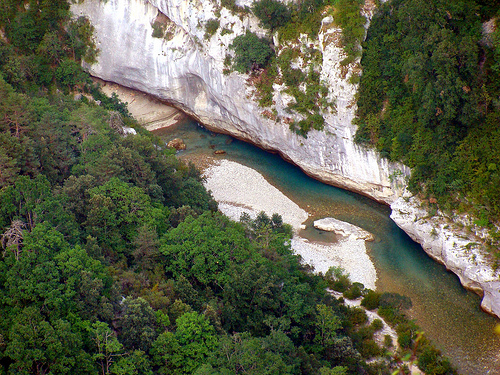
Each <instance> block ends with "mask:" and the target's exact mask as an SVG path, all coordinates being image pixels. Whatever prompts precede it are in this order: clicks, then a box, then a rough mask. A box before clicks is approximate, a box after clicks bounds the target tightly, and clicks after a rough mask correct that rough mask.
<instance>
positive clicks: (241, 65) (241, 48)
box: [231, 31, 274, 73]
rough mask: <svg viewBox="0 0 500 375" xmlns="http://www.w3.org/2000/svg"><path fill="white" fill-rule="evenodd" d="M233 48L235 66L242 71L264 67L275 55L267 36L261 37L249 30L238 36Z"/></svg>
mask: <svg viewBox="0 0 500 375" xmlns="http://www.w3.org/2000/svg"><path fill="white" fill-rule="evenodd" d="M231 48H232V49H234V52H235V57H234V63H233V67H234V69H235V70H237V71H238V72H240V73H248V72H249V71H251V70H254V69H258V68H264V67H265V66H266V65H267V63H268V62H269V60H270V59H271V57H272V56H273V55H274V51H273V49H272V48H271V46H270V44H269V42H268V41H267V40H266V39H265V38H259V37H258V36H257V35H255V34H254V33H251V32H249V31H247V32H246V34H245V35H240V36H238V37H236V38H235V39H234V42H233V44H231Z"/></svg>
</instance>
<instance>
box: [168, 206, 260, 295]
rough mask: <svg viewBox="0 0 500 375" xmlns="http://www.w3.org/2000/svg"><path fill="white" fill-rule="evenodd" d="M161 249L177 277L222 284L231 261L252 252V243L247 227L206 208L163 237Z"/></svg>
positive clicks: (237, 261)
mask: <svg viewBox="0 0 500 375" xmlns="http://www.w3.org/2000/svg"><path fill="white" fill-rule="evenodd" d="M161 242H162V245H161V247H160V252H161V253H162V254H163V255H165V256H166V257H167V261H168V263H167V265H166V269H167V271H168V272H169V273H171V274H173V275H174V276H175V277H176V278H177V277H179V276H180V275H184V276H185V277H186V278H188V279H191V280H193V281H196V282H198V283H201V284H204V285H207V284H210V283H212V284H215V285H219V286H222V285H224V284H225V283H226V282H227V281H229V279H228V270H229V266H230V264H239V263H242V262H244V261H245V260H247V259H248V258H249V257H250V256H251V246H250V242H249V241H248V239H247V238H246V237H245V234H244V231H243V228H242V227H241V226H240V225H239V224H236V223H234V222H231V221H230V220H229V219H227V218H226V217H225V216H223V215H221V214H219V213H211V212H206V213H204V214H203V215H201V216H199V217H197V218H196V219H193V218H190V217H188V218H187V219H186V220H185V221H184V222H182V223H181V224H179V226H178V227H177V228H173V229H171V230H170V231H168V232H167V233H166V234H165V236H164V237H163V238H162V240H161Z"/></svg>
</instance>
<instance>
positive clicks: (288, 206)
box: [204, 159, 377, 289]
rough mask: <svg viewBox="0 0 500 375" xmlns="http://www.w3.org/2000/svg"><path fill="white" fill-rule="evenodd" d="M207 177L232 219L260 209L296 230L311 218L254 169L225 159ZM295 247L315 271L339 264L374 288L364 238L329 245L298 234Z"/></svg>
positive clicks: (375, 275) (255, 212)
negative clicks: (279, 218)
mask: <svg viewBox="0 0 500 375" xmlns="http://www.w3.org/2000/svg"><path fill="white" fill-rule="evenodd" d="M204 177H205V179H206V180H205V187H206V188H207V189H208V190H211V191H212V195H213V197H214V198H215V200H216V201H217V202H219V209H220V211H221V212H223V213H224V214H225V215H227V216H228V217H230V218H231V219H233V220H239V218H240V216H241V214H242V213H243V212H246V213H248V214H249V215H250V216H251V217H252V218H255V217H256V216H257V213H259V212H260V211H264V212H265V213H266V214H268V215H269V216H271V215H272V214H273V213H278V214H280V215H281V216H282V218H283V221H284V222H286V223H288V224H291V225H292V227H293V228H294V231H295V233H297V232H298V230H299V229H300V227H301V224H302V223H303V222H304V221H305V220H306V219H307V218H308V213H307V212H306V211H304V210H303V209H301V208H300V207H299V206H298V205H297V204H296V203H294V202H293V201H292V200H290V199H289V198H288V197H287V196H285V195H284V194H283V193H282V192H280V191H279V190H278V189H277V188H275V187H274V186H272V185H271V184H270V183H269V182H267V181H266V179H265V178H264V177H263V176H262V175H261V174H260V173H258V172H257V171H255V170H254V169H252V168H249V167H246V166H244V165H241V164H239V163H236V162H233V161H229V160H225V159H224V160H220V161H218V162H217V164H214V165H212V166H211V167H209V168H207V169H205V171H204ZM292 249H293V250H294V251H295V253H296V254H299V255H300V256H302V259H303V261H304V262H305V263H308V264H310V265H312V266H313V267H314V269H315V270H316V272H322V273H325V272H326V271H328V269H329V268H330V267H332V266H340V267H342V268H343V269H344V270H346V271H347V272H348V273H349V275H350V278H351V281H357V282H360V283H363V284H364V285H365V287H367V288H370V289H375V282H376V280H377V274H376V271H375V267H374V265H373V263H372V261H371V260H370V258H369V256H368V254H367V253H366V245H365V241H364V240H362V239H355V238H353V237H349V238H346V239H344V240H342V241H339V242H337V243H333V244H331V245H327V244H324V243H321V244H320V243H316V242H311V241H308V240H307V239H305V238H302V237H300V236H298V235H297V234H295V235H294V238H293V239H292Z"/></svg>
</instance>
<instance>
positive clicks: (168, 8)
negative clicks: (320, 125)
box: [72, 0, 500, 317]
mask: <svg viewBox="0 0 500 375" xmlns="http://www.w3.org/2000/svg"><path fill="white" fill-rule="evenodd" d="M251 2H252V0H241V1H239V2H238V5H240V6H250V5H251ZM371 3H372V2H371V1H370V0H367V1H366V5H365V7H364V9H363V11H364V13H365V15H366V17H367V19H370V16H371V12H372V9H373V8H372V6H370V4H371ZM72 11H73V13H75V15H77V16H78V15H85V16H87V17H89V18H90V20H91V22H92V24H93V25H94V27H95V29H96V39H97V44H98V48H99V49H100V54H99V58H98V60H99V61H98V63H97V64H95V65H92V66H88V67H87V68H88V70H89V71H90V73H91V74H92V75H94V76H97V77H99V78H101V79H104V80H106V81H112V82H116V83H118V84H121V85H123V86H127V87H130V88H133V89H136V90H139V91H142V92H146V93H149V94H151V95H153V96H155V97H158V98H160V99H162V100H165V101H167V102H169V103H171V104H173V105H174V106H176V107H177V108H180V109H182V110H183V111H185V112H186V113H188V114H190V115H191V116H193V117H194V118H196V119H197V120H198V121H199V122H200V123H202V124H204V125H205V126H206V127H207V128H210V129H213V130H215V131H218V132H224V133H228V134H231V135H233V136H235V137H238V138H241V139H244V140H247V141H250V142H252V143H254V144H256V145H259V146H260V147H263V148H265V149H268V150H273V151H277V152H279V153H281V154H282V156H283V157H285V158H286V159H288V160H290V161H292V162H293V163H295V164H297V165H298V166H299V167H301V168H302V169H303V170H304V171H305V172H306V173H308V174H309V175H311V176H313V177H315V178H318V179H319V180H321V181H323V182H327V183H330V184H333V185H336V186H339V187H342V188H345V189H347V190H351V191H355V192H358V193H361V194H364V195H367V196H369V197H371V198H373V199H376V200H378V201H380V202H384V203H386V204H391V203H392V208H393V215H392V218H393V219H394V221H395V222H396V223H397V224H398V225H399V226H400V227H401V228H402V229H403V230H405V231H406V232H407V233H408V234H409V235H410V236H411V237H412V238H413V239H414V240H415V241H417V242H419V243H420V244H422V246H423V247H424V249H425V250H426V252H428V253H429V254H430V255H431V256H432V257H433V258H434V259H436V260H438V261H440V262H442V263H444V264H446V266H447V267H448V268H449V269H450V270H452V271H453V272H455V273H456V274H457V275H458V276H459V277H460V280H461V282H462V283H463V284H464V285H465V286H467V287H469V288H472V289H476V290H484V299H483V303H482V306H483V308H484V309H485V310H487V311H489V312H491V313H493V314H495V315H497V316H499V317H500V292H499V291H498V288H499V287H500V281H498V277H496V275H495V272H494V271H493V270H492V268H491V267H490V266H489V265H488V260H487V259H486V258H484V257H481V256H480V255H479V251H477V250H474V249H472V250H471V245H468V244H470V243H471V240H464V239H461V238H460V236H459V235H457V234H455V233H454V232H453V231H452V229H451V228H450V229H449V228H448V227H446V225H447V224H443V223H442V221H440V219H439V218H437V219H435V220H436V222H435V223H433V224H431V221H430V220H427V219H426V220H422V217H424V216H428V215H427V214H426V213H425V211H422V209H420V208H419V204H418V202H416V200H415V199H412V201H411V202H412V203H411V204H409V203H408V202H406V201H405V200H404V199H402V198H399V197H400V196H401V194H402V189H403V188H404V180H403V177H404V176H405V175H407V174H408V169H407V168H405V167H404V166H402V165H399V164H394V163H390V162H388V161H387V160H386V159H383V158H381V157H380V156H379V155H378V154H377V153H376V152H374V151H373V150H369V149H365V148H363V147H361V146H358V145H356V144H355V143H354V141H353V138H354V134H355V131H356V128H355V126H354V125H352V120H353V118H354V114H355V110H356V102H355V94H356V90H357V85H356V84H352V83H350V80H349V77H351V75H353V74H357V70H359V67H358V66H357V64H356V62H355V63H353V64H350V65H348V66H347V67H342V66H341V64H340V61H342V60H343V59H344V58H345V54H344V51H343V48H342V46H341V45H340V44H339V36H340V33H341V30H340V29H339V28H338V27H337V26H336V25H335V22H334V20H333V18H332V17H331V15H329V14H325V17H324V19H323V22H322V27H321V30H320V32H319V35H318V38H317V40H309V39H308V38H307V36H305V35H304V36H303V38H302V39H303V40H302V42H303V43H304V44H306V45H308V46H310V45H312V46H313V47H315V48H317V49H319V50H320V51H321V63H320V67H319V68H320V75H321V80H322V81H323V82H325V84H326V86H327V87H328V97H329V98H328V99H329V100H332V101H335V103H336V111H326V112H324V113H323V115H324V117H325V129H324V130H323V131H321V132H320V131H315V130H312V131H310V132H309V133H308V137H307V139H306V138H303V137H302V136H299V135H297V134H295V133H293V132H291V131H290V130H289V126H288V125H287V124H286V123H285V122H283V121H276V120H273V119H272V118H273V116H269V115H266V111H265V110H264V109H263V108H260V107H259V106H258V104H257V103H256V101H254V100H253V98H254V94H255V92H254V88H253V86H252V85H251V84H248V82H247V80H248V78H249V77H248V75H244V74H239V73H236V72H232V73H230V74H224V73H223V72H224V69H225V68H226V67H225V65H224V60H225V58H226V55H227V54H231V53H232V51H231V50H230V48H229V46H230V45H231V43H232V42H233V40H234V38H235V37H236V36H238V35H242V34H244V33H245V30H251V31H253V32H256V33H257V34H259V35H264V34H265V32H264V30H262V29H260V28H259V26H258V22H257V20H256V19H255V18H254V17H253V16H251V15H249V14H237V15H235V14H232V13H231V11H229V10H228V9H226V8H224V7H220V4H219V3H218V2H217V1H216V0H148V1H146V0H108V1H99V0H85V1H84V2H83V3H82V4H75V5H74V6H73V7H72ZM211 19H217V20H219V23H220V24H219V28H218V30H217V32H216V33H215V34H214V35H212V36H210V37H207V38H206V37H205V24H206V23H207V21H209V20H211ZM155 23H156V24H161V25H162V27H163V29H162V30H163V35H162V36H163V37H161V38H158V37H153V33H154V30H153V25H154V24H155ZM275 44H276V45H277V44H278V43H277V40H276V38H275ZM275 89H276V90H275V94H274V96H273V101H274V103H275V110H276V113H277V115H278V116H277V118H280V117H281V118H283V117H285V116H287V113H286V112H285V108H286V107H287V102H288V101H289V100H290V98H289V96H287V95H286V94H283V93H281V92H280V87H275ZM398 198H399V199H398ZM476 252H477V254H476V255H474V254H475V253H476Z"/></svg>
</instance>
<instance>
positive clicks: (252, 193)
mask: <svg viewBox="0 0 500 375" xmlns="http://www.w3.org/2000/svg"><path fill="white" fill-rule="evenodd" d="M205 177H206V182H205V187H206V188H207V189H208V190H211V191H212V194H213V196H214V198H215V200H216V201H217V202H219V203H226V204H228V205H231V206H233V207H241V208H247V209H250V210H253V211H256V212H260V211H264V212H265V213H266V214H268V215H269V216H271V215H272V214H273V213H278V214H280V215H281V216H282V218H283V221H284V222H285V223H288V224H290V225H291V226H292V227H293V228H294V229H295V230H298V229H299V228H300V224H302V223H303V222H304V221H305V220H307V218H308V216H309V215H308V214H307V212H306V211H304V210H303V209H302V208H300V207H299V206H298V205H297V204H295V203H294V202H292V201H291V200H290V199H288V197H286V196H285V195H284V194H283V193H282V192H281V191H279V190H278V189H276V188H275V187H274V186H273V185H271V184H270V183H269V182H267V181H266V180H265V179H264V177H263V176H262V175H261V174H260V173H258V172H257V171H256V170H254V169H252V168H248V167H245V166H244V165H241V164H239V163H235V162H234V161H229V160H221V161H220V162H219V163H218V164H216V165H213V166H212V167H209V168H208V169H206V170H205ZM223 207H224V206H221V211H222V212H224V211H223V210H222V208H223ZM233 210H234V209H233ZM224 213H225V214H226V215H228V216H229V217H231V218H232V219H236V220H239V215H237V217H235V216H234V215H236V213H234V212H230V213H226V212H224ZM240 214H241V213H240Z"/></svg>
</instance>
